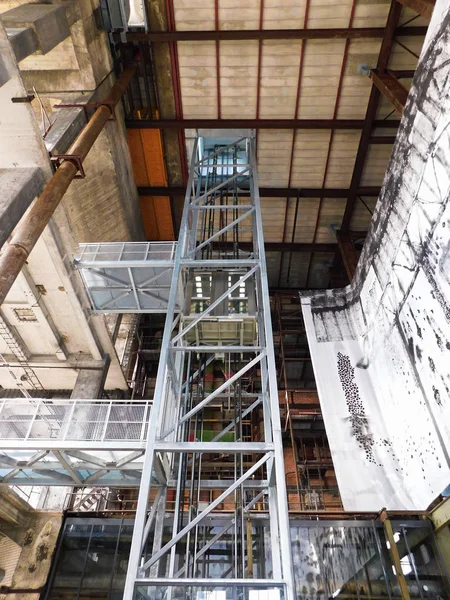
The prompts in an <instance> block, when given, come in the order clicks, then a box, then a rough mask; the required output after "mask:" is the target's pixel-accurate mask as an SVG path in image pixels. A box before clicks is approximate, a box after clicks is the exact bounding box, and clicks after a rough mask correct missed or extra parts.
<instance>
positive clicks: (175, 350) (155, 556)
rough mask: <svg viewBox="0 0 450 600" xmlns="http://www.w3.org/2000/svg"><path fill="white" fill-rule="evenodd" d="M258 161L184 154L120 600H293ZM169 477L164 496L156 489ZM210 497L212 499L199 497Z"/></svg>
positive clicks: (239, 155)
mask: <svg viewBox="0 0 450 600" xmlns="http://www.w3.org/2000/svg"><path fill="white" fill-rule="evenodd" d="M255 164H256V161H255V140H254V138H242V139H240V140H237V141H233V142H232V143H230V144H229V145H226V146H225V145H224V144H223V140H220V144H219V140H218V141H217V143H216V144H215V143H214V140H212V139H209V140H208V139H202V140H201V142H200V143H199V141H198V140H196V142H195V144H194V150H193V159H192V164H191V169H190V177H189V183H188V190H187V194H186V202H185V208H184V213H183V218H182V223H181V228H180V236H179V242H178V246H177V249H176V254H175V258H174V265H173V274H172V282H171V288H170V294H169V297H168V303H167V320H166V326H165V329H164V334H163V338H162V346H161V355H160V362H159V368H158V375H157V381H156V387H155V393H154V402H153V408H152V412H151V416H150V422H149V429H148V437H147V445H146V453H145V458H144V464H143V472H142V478H141V484H140V493H139V500H138V506H137V512H136V520H135V526H134V533H133V541H132V546H131V553H130V559H129V567H128V575H127V579H126V585H125V592H124V598H125V600H132V599H134V598H145V599H148V598H152V599H155V600H156V599H159V598H161V599H163V598H172V597H175V598H178V597H179V598H186V597H188V598H194V599H196V600H200V599H203V598H206V596H207V597H208V598H227V599H228V598H243V599H244V598H245V599H247V598H248V599H249V600H251V599H252V598H255V597H256V596H255V593H256V594H257V593H261V590H264V594H265V595H264V598H267V599H268V598H276V597H284V598H286V599H287V600H293V598H294V591H293V590H294V584H293V569H292V558H291V545H290V535H289V522H288V507H287V494H286V484H285V472H284V462H283V446H282V437H281V426H280V415H279V405H278V391H277V383H276V381H277V378H276V370H275V359H274V350H273V339H272V325H271V319H270V303H269V294H268V284H267V273H266V264H265V253H264V241H263V230H262V220H261V211H260V201H259V194H258V183H257V174H256V168H255ZM243 188H245V189H246V190H248V189H249V190H250V192H251V193H250V199H249V197H248V196H246V197H245V198H243V199H241V198H240V195H239V190H240V189H243ZM242 239H247V240H249V239H250V240H252V241H253V251H252V252H251V253H242V252H240V251H239V250H238V242H239V240H242ZM180 290H182V293H183V296H182V298H180ZM178 303H180V304H181V306H182V309H181V312H178V306H177V305H178ZM214 368H216V369H217V368H220V369H221V370H222V372H223V374H224V377H223V383H221V384H220V385H218V386H214V385H213V384H211V382H210V381H209V379H208V377H207V375H208V373H209V372H210V370H211V369H214ZM218 405H221V406H222V407H223V406H224V405H225V406H226V408H227V415H228V424H227V425H226V426H225V427H224V428H223V429H222V430H218V431H215V432H214V435H212V436H211V435H209V436H208V435H207V433H208V432H207V431H206V430H205V427H204V422H205V419H206V417H207V415H208V410H209V409H210V408H211V407H213V406H218ZM247 415H251V416H253V418H254V420H256V421H257V422H258V424H259V428H258V431H259V433H258V436H257V439H255V436H254V435H253V436H251V437H250V439H249V438H248V436H246V435H244V430H243V420H244V417H245V416H247ZM215 461H217V464H225V465H228V466H230V465H231V475H229V473H230V469H228V470H227V471H226V473H228V475H227V474H225V475H222V473H221V471H220V469H216V470H214V469H213V474H212V475H211V469H210V468H209V470H208V469H207V467H206V465H207V464H208V465H211V464H213V465H214V464H215ZM153 471H156V472H158V474H159V476H158V480H159V483H160V487H159V488H158V492H157V494H156V496H155V492H156V490H155V492H154V491H153V490H152V489H151V488H152V487H153V486H152V472H153ZM214 477H215V478H216V479H215V480H216V484H217V485H216V486H215V492H214ZM211 479H213V480H212V481H211ZM173 481H175V490H174V491H173V490H171V489H169V488H170V485H169V486H167V485H165V483H166V482H167V483H169V482H173ZM253 481H254V482H255V484H254V486H252V482H253ZM261 482H263V485H261ZM224 484H225V487H224ZM211 489H212V490H213V493H208V494H205V491H206V490H211ZM169 496H170V499H169ZM261 499H265V500H267V505H268V509H269V510H268V516H269V519H268V527H267V532H266V534H265V542H264V543H263V544H262V545H261V547H259V548H258V547H257V546H255V545H254V544H253V543H252V539H251V538H252V522H251V519H250V516H249V515H250V513H249V511H250V509H251V508H252V507H253V506H254V505H255V504H256V503H257V502H258V501H260V500H261ZM169 500H170V502H173V501H174V503H175V509H174V510H173V512H171V518H172V519H173V521H172V525H171V527H170V528H164V515H165V512H166V509H167V507H168V502H169ZM216 511H220V512H221V513H223V512H226V513H228V515H229V516H228V520H225V522H224V526H223V530H222V531H219V532H217V533H215V534H214V535H213V534H212V532H211V531H210V533H209V534H208V533H207V528H206V526H205V523H207V522H208V518H209V517H211V515H214V514H215V512H216ZM215 531H217V530H215ZM230 531H231V532H232V536H231V539H232V544H231V546H230V547H229V548H228V550H227V551H228V552H229V553H231V556H232V561H231V565H230V564H229V563H228V562H227V563H226V565H223V564H222V563H221V561H220V560H219V559H217V560H216V561H213V563H212V564H211V563H210V562H208V563H207V564H205V561H204V560H203V559H204V556H205V554H206V553H207V552H211V551H212V550H214V549H215V550H216V551H217V552H219V554H220V552H221V548H222V549H223V543H225V542H224V541H223V539H222V535H223V534H224V533H226V532H227V533H228V534H229V532H230ZM227 539H228V536H227ZM227 543H229V542H227ZM221 544H222V545H221ZM211 594H212V595H211Z"/></svg>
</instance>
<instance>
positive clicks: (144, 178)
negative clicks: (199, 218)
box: [127, 129, 175, 240]
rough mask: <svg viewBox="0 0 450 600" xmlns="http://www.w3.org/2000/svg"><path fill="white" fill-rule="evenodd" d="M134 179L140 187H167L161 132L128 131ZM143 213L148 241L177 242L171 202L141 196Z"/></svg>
mask: <svg viewBox="0 0 450 600" xmlns="http://www.w3.org/2000/svg"><path fill="white" fill-rule="evenodd" d="M127 134H128V145H129V147H130V152H131V162H132V164H133V171H134V176H135V179H136V184H137V185H138V186H167V173H166V165H165V161H164V152H163V145H162V137H161V131H160V130H159V129H128V130H127ZM140 201H141V211H142V219H143V221H144V227H145V232H146V236H147V239H148V240H174V239H175V233H174V230H173V222H172V211H171V207H170V199H169V198H167V197H161V198H159V197H158V198H153V197H151V196H141V197H140Z"/></svg>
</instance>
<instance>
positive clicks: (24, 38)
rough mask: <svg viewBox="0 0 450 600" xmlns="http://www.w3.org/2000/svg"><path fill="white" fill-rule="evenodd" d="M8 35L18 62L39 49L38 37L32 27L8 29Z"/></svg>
mask: <svg viewBox="0 0 450 600" xmlns="http://www.w3.org/2000/svg"><path fill="white" fill-rule="evenodd" d="M6 33H7V35H8V38H9V41H10V42H11V46H12V47H13V50H14V54H15V55H16V59H17V61H18V62H20V61H21V60H23V59H24V58H26V57H27V56H29V55H30V54H33V52H36V50H37V49H38V47H39V45H38V41H37V39H36V35H35V33H34V30H33V29H32V28H31V27H16V28H12V27H7V28H6Z"/></svg>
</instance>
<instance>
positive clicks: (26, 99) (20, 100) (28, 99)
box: [11, 94, 35, 104]
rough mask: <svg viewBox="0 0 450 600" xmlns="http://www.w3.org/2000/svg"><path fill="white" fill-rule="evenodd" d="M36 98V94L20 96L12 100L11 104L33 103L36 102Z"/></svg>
mask: <svg viewBox="0 0 450 600" xmlns="http://www.w3.org/2000/svg"><path fill="white" fill-rule="evenodd" d="M34 97H35V96H34V94H28V96H18V97H15V98H11V102H13V103H14V104H22V103H27V102H32V101H33V100H34Z"/></svg>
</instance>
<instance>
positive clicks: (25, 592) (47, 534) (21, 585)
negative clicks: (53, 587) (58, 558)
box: [0, 512, 62, 600]
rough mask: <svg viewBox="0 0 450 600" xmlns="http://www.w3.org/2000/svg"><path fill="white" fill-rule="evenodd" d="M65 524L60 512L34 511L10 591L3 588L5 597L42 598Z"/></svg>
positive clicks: (20, 598)
mask: <svg viewBox="0 0 450 600" xmlns="http://www.w3.org/2000/svg"><path fill="white" fill-rule="evenodd" d="M61 524H62V515H60V514H55V513H53V514H52V513H39V512H36V513H35V514H34V515H33V517H32V518H31V520H30V523H29V526H28V527H27V529H26V530H24V531H23V533H22V535H21V537H20V539H19V540H18V543H19V545H20V546H21V548H22V551H21V553H20V557H19V560H18V562H17V566H16V569H15V571H14V576H13V579H12V583H11V585H10V586H9V591H8V593H7V594H5V595H3V596H2V594H1V592H0V598H1V599H2V600H3V598H8V599H9V600H38V599H39V597H40V593H41V591H42V589H43V588H44V586H45V584H46V582H47V578H48V575H49V572H50V568H51V565H52V560H53V556H54V553H55V549H56V544H57V541H58V536H59V531H60V529H61ZM14 590H17V592H16V593H14Z"/></svg>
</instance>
